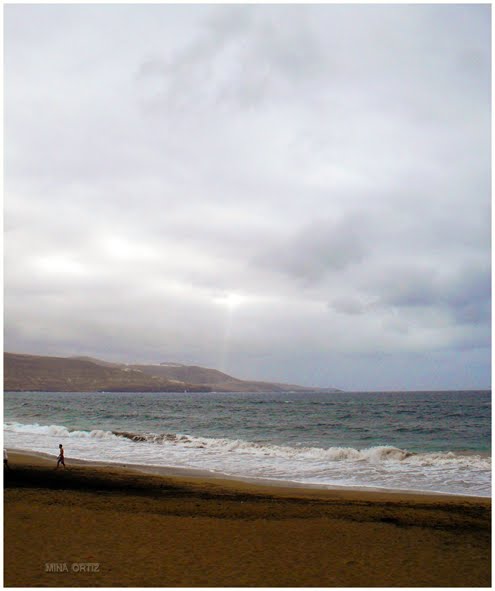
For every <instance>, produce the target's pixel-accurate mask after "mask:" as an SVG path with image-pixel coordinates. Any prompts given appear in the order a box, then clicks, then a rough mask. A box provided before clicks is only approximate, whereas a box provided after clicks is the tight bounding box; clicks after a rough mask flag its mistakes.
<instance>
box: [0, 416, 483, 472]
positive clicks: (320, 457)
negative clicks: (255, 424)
mask: <svg viewBox="0 0 495 591" xmlns="http://www.w3.org/2000/svg"><path fill="white" fill-rule="evenodd" d="M4 430H5V431H8V432H17V433H25V434H33V435H37V434H38V435H45V436H52V437H57V438H65V437H68V438H79V439H98V440H113V441H114V442H115V443H118V442H119V441H121V442H122V441H127V442H132V443H135V444H137V445H140V444H145V445H146V444H148V445H162V446H173V447H179V448H195V449H205V450H208V451H210V452H212V453H214V452H218V453H232V454H239V455H243V456H256V457H262V456H265V457H267V458H284V459H290V460H312V461H319V462H360V463H366V462H368V463H372V464H379V463H382V462H386V463H401V464H408V465H417V466H432V467H434V466H438V467H440V466H447V465H450V466H452V467H453V466H456V467H458V468H476V469H481V470H490V469H491V458H490V457H486V456H482V455H475V454H471V453H469V454H466V453H464V454H463V453H459V452H452V451H446V452H424V453H414V452H410V451H407V450H405V449H400V448H397V447H392V446H386V445H383V446H375V447H369V448H364V449H354V448H351V447H330V448H326V449H325V448H319V447H291V446H283V445H270V444H264V443H256V442H250V441H243V440H240V439H235V440H233V439H226V438H211V437H195V436H190V435H184V434H177V433H161V434H157V433H135V432H131V431H105V430H102V429H93V430H91V431H83V430H70V429H68V428H67V427H64V426H60V425H39V424H37V423H35V424H22V423H17V422H8V423H5V424H4ZM109 443H110V442H109Z"/></svg>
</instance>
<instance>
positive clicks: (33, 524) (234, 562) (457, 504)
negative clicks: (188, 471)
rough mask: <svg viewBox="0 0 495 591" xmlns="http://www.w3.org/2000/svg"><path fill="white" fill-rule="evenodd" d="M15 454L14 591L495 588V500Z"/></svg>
mask: <svg viewBox="0 0 495 591" xmlns="http://www.w3.org/2000/svg"><path fill="white" fill-rule="evenodd" d="M9 459H10V462H9V463H10V464H11V466H12V470H11V471H9V472H5V473H4V475H5V481H4V485H5V491H4V542H5V545H4V557H5V560H4V583H5V585H6V586H9V587H12V586H25V587H33V586H49V587H71V586H84V587H93V586H104V587H128V586H133V587H139V586H145V587H146V586H152V587H225V586H226V587H241V586H249V587H314V586H317V587H396V586H397V587H437V586H440V587H489V586H490V585H491V550H490V529H491V515H490V514H491V500H490V499H484V498H474V497H461V496H450V495H420V494H405V493H384V492H369V491H350V490H319V489H305V488H301V487H297V488H295V487H294V488H290V487H283V486H277V487H274V486H265V485H259V484H253V483H248V482H239V481H235V480H222V479H219V478H209V477H207V476H201V477H195V476H190V475H154V474H144V473H140V472H137V471H133V470H131V469H128V468H123V467H114V466H113V467H106V466H101V465H99V466H96V465H86V464H79V463H78V464H75V463H74V464H72V465H71V466H70V468H69V469H68V470H66V471H63V470H58V471H55V470H54V469H53V466H54V465H55V461H54V460H53V459H47V458H43V457H39V456H34V455H33V456H31V455H27V454H20V453H10V454H9ZM68 464H69V462H68ZM49 570H51V571H55V572H48V571H49Z"/></svg>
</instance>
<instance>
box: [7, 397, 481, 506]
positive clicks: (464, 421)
mask: <svg viewBox="0 0 495 591" xmlns="http://www.w3.org/2000/svg"><path fill="white" fill-rule="evenodd" d="M60 443H62V444H63V446H64V449H65V455H66V461H67V463H68V465H70V461H71V459H72V458H77V459H81V460H92V461H94V460H97V461H102V462H115V463H118V464H125V465H128V466H130V465H136V466H139V465H141V466H157V467H162V468H163V467H173V468H186V469H189V470H200V471H202V472H205V471H206V472H208V473H211V474H215V475H228V476H232V477H236V478H241V479H243V478H248V479H250V480H261V481H265V480H270V481H278V482H284V483H293V484H296V483H297V484H302V485H310V486H316V487H321V488H331V487H335V486H337V487H351V488H359V489H368V488H370V489H380V490H381V489H384V490H403V491H421V492H438V493H447V494H460V495H469V496H473V495H475V496H485V497H488V496H491V391H463V392H460V391H455V392H335V393H322V392H310V393H307V392H306V393H295V392H278V393H229V392H227V393H187V392H183V393H177V394H172V393H149V392H148V393H144V392H143V393H89V392H86V393H74V392H70V393H64V392H6V393H5V394H4V446H5V447H6V448H9V449H18V450H31V451H36V452H42V453H47V454H53V455H54V456H56V455H57V450H58V445H59V444H60Z"/></svg>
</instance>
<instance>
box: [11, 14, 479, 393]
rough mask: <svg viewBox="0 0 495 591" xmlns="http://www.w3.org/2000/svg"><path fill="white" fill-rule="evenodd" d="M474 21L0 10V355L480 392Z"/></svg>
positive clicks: (350, 385)
mask: <svg viewBox="0 0 495 591" xmlns="http://www.w3.org/2000/svg"><path fill="white" fill-rule="evenodd" d="M490 18H491V17H490V6H489V5H478V6H477V5H354V6H353V5H314V6H308V5H285V6H284V5H271V6H267V5H265V6H263V5H244V6H243V5H237V6H236V5H232V6H229V5H216V6H212V5H189V6H184V5H182V6H181V5H156V4H155V5H6V6H5V8H4V28H5V56H4V57H5V70H4V84H5V94H4V97H5V99H4V108H5V196H4V230H5V234H4V236H5V239H4V247H5V266H4V281H5V293H4V307H5V318H4V345H5V350H6V351H14V352H25V353H35V354H48V355H62V356H69V355H92V356H97V357H100V358H103V359H107V360H116V361H123V362H162V361H176V362H182V363H187V364H197V365H203V366H208V367H215V368H218V369H221V370H224V371H226V372H228V373H231V374H233V375H235V376H237V377H244V378H257V379H266V380H271V381H284V382H292V383H300V384H305V385H315V386H335V387H338V388H342V389H348V390H358V389H363V390H377V389H387V390H390V389H428V388H432V389H435V388H439V389H441V388H443V389H463V388H485V387H489V385H490V345H491V342H490V329H491V319H490V300H491V288H490V266H491V254H490V217H491V212H490V206H491V203H490V197H491V193H490V191H491V189H490V174H491V171H490V168H491V155H490V104H491V100H490V55H491V50H490Z"/></svg>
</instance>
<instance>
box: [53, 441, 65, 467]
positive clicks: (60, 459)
mask: <svg viewBox="0 0 495 591" xmlns="http://www.w3.org/2000/svg"><path fill="white" fill-rule="evenodd" d="M58 451H59V455H58V458H57V468H58V467H59V465H60V464H62V466H63V467H64V470H65V458H64V448H63V447H62V444H61V443H60V444H59V446H58ZM57 468H55V470H56V469H57Z"/></svg>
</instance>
